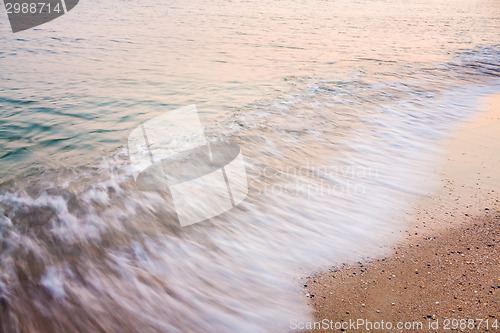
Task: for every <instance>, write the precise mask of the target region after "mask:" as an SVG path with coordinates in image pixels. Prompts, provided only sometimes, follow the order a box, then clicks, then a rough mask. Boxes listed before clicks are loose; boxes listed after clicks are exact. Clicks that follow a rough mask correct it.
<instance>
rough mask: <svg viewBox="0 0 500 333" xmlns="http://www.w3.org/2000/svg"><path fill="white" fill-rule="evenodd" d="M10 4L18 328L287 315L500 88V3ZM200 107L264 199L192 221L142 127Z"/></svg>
mask: <svg viewBox="0 0 500 333" xmlns="http://www.w3.org/2000/svg"><path fill="white" fill-rule="evenodd" d="M9 29H10V28H9V26H8V22H7V18H6V15H5V12H4V11H0V45H1V48H0V212H1V213H2V214H0V231H1V233H0V242H1V246H0V248H1V251H2V252H1V254H0V271H1V274H0V297H1V300H2V302H3V303H2V304H3V305H2V308H1V312H0V319H1V326H2V329H3V330H4V331H6V332H17V331H23V332H35V331H37V332H38V331H42V332H49V331H50V332H73V331H81V332H96V331H98V332H276V331H281V330H283V331H286V327H287V324H288V322H289V321H290V320H292V319H297V320H299V319H301V318H307V316H310V311H311V310H310V309H309V308H308V307H307V305H306V301H305V298H304V297H303V296H302V295H300V294H299V290H300V289H299V287H300V283H297V279H296V278H297V277H299V276H303V275H308V274H310V272H312V271H313V270H315V269H318V267H324V265H331V264H333V263H337V262H343V261H349V260H357V259H359V258H361V257H362V256H365V255H367V254H376V253H378V252H377V251H379V250H378V249H379V247H380V246H383V245H385V244H386V243H389V242H391V241H394V240H396V239H397V236H396V235H397V234H398V231H399V230H400V229H401V228H403V227H404V226H402V225H401V223H400V219H398V216H399V214H400V213H401V212H402V211H404V209H406V208H407V207H408V206H409V205H410V204H411V202H412V200H414V199H415V198H416V197H418V195H421V194H423V193H426V191H428V189H429V188H431V187H432V186H433V184H434V183H435V181H436V180H435V179H433V177H432V176H431V171H432V169H433V168H434V167H435V165H436V162H437V161H438V160H439V158H440V156H441V155H440V154H441V153H442V147H441V146H439V144H438V142H439V140H440V139H442V138H446V137H447V136H448V135H449V133H450V131H451V130H452V129H453V128H454V126H456V125H457V124H458V123H459V122H460V121H462V120H464V119H467V118H468V117H469V116H471V115H473V114H474V113H475V112H478V111H480V110H479V109H478V105H479V104H478V102H479V99H480V98H481V96H484V95H486V94H489V93H493V92H497V91H500V44H499V43H500V40H499V32H500V4H499V3H498V2H497V1H493V0H485V1H479V0H477V1H475V0H472V1H465V0H464V1H461V0H449V1H442V2H440V3H436V2H435V1H430V0H419V1H413V2H411V3H409V2H408V1H400V0H391V1H389V0H388V1H367V0H360V1H347V0H339V1H322V0H311V1H308V2H303V3H296V2H292V1H287V0H286V1H273V2H261V1H253V2H250V1H228V0H218V1H215V2H210V3H206V2H199V1H194V2H190V3H183V2H181V1H170V2H168V3H158V2H153V1H149V0H147V1H141V2H140V3H134V2H129V1H106V2H104V1H97V2H92V3H90V2H81V3H80V4H79V5H78V6H77V7H75V9H73V10H72V11H71V12H70V13H69V14H67V15H64V16H63V17H61V18H59V19H57V20H54V21H53V22H51V23H48V24H46V25H42V26H40V27H38V28H36V29H32V30H28V31H25V32H22V33H17V34H12V33H11V32H10V30H9ZM189 104H196V105H197V108H198V110H199V111H200V112H201V118H202V123H203V125H204V126H205V131H206V135H207V137H209V138H211V139H213V140H222V141H224V140H228V141H232V142H236V143H237V144H238V145H239V146H240V147H241V149H242V151H243V153H244V156H245V163H246V167H247V175H248V181H249V194H248V198H247V200H246V201H245V202H244V203H242V204H241V205H240V206H239V207H237V208H236V209H233V210H231V211H230V212H227V213H225V214H223V215H221V216H219V217H217V218H214V219H211V220H210V221H207V222H204V223H200V224H197V225H194V226H192V227H189V228H182V229H181V228H180V227H179V226H178V223H177V222H176V217H175V210H174V207H173V205H172V203H171V202H170V201H169V200H166V198H164V197H162V196H161V195H159V194H157V193H155V192H145V191H140V190H138V189H136V188H135V184H134V181H133V176H132V171H131V168H130V163H129V161H128V156H127V149H126V142H127V137H128V135H129V133H130V132H131V131H132V130H133V129H134V128H136V127H137V126H139V125H140V124H141V123H142V122H144V121H146V120H149V119H151V118H153V117H155V116H157V115H160V114H162V113H164V112H166V111H169V110H173V109H175V108H177V107H181V106H185V105H189Z"/></svg>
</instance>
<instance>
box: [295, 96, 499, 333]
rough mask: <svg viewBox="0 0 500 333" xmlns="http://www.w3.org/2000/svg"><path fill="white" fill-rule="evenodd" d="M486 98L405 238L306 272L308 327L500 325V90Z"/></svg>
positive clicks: (468, 328) (452, 144) (411, 218)
mask: <svg viewBox="0 0 500 333" xmlns="http://www.w3.org/2000/svg"><path fill="white" fill-rule="evenodd" d="M484 103H485V105H484V108H485V112H481V113H479V114H478V115H477V116H476V117H475V118H474V119H470V121H469V122H466V123H464V124H462V125H461V126H460V127H459V128H457V129H456V133H455V135H454V136H453V138H452V139H450V140H449V142H448V143H447V144H446V146H447V148H448V149H447V152H448V153H447V155H446V158H445V160H444V161H443V163H442V166H441V168H440V169H438V170H436V173H437V174H438V175H439V177H440V179H441V183H442V184H441V186H440V188H438V189H437V190H436V191H435V192H434V193H429V195H428V196H426V197H425V198H423V199H422V200H421V201H420V202H419V204H418V205H417V206H416V207H415V209H414V210H413V211H409V212H407V219H408V222H409V225H411V227H409V228H408V229H407V230H405V231H404V232H405V236H404V241H402V242H400V243H398V244H396V245H395V246H393V247H392V249H391V252H390V255H388V256H387V257H385V258H378V259H367V260H366V261H363V262H358V263H357V264H354V265H352V264H349V265H344V266H340V267H332V268H331V269H329V270H328V271H327V272H323V273H321V274H319V275H316V276H313V277H311V278H310V279H309V280H308V281H307V282H306V284H305V286H304V289H305V293H306V297H309V298H310V301H309V303H310V304H311V306H313V307H314V309H315V321H316V327H315V329H314V330H313V331H315V332H325V331H366V329H367V328H371V329H372V330H373V331H377V332H394V331H404V332H444V331H449V330H452V329H455V331H462V332H473V331H474V332H477V331H479V332H483V331H488V332H491V331H493V332H494V331H496V330H498V329H500V322H499V321H500V258H499V247H500V244H499V243H500V202H499V201H500V200H499V199H500V196H499V195H498V193H499V192H500V172H498V166H499V165H500V140H499V137H498V133H500V95H495V96H490V97H488V98H485V100H484ZM318 322H319V323H321V324H319V323H318ZM353 323H358V324H359V325H358V326H356V325H354V324H353ZM370 325H372V326H370Z"/></svg>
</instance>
